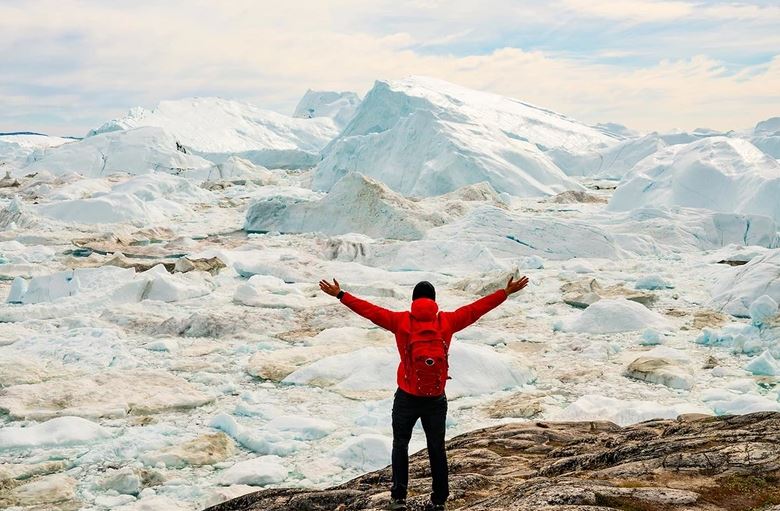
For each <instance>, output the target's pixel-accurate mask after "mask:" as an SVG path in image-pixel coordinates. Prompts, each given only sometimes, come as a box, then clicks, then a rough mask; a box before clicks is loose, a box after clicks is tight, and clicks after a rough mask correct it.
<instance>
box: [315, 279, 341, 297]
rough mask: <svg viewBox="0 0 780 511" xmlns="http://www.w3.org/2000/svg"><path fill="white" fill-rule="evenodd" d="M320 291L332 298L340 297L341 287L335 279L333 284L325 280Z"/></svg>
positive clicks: (321, 282)
mask: <svg viewBox="0 0 780 511" xmlns="http://www.w3.org/2000/svg"><path fill="white" fill-rule="evenodd" d="M320 289H322V290H323V291H324V292H325V293H327V294H329V295H330V296H338V294H339V291H341V286H339V281H338V280H336V279H333V284H331V283H330V282H328V281H327V280H325V279H323V280H321V281H320Z"/></svg>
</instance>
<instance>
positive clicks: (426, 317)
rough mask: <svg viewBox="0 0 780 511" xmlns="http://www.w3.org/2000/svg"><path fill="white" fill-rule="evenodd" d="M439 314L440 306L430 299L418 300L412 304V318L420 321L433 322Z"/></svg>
mask: <svg viewBox="0 0 780 511" xmlns="http://www.w3.org/2000/svg"><path fill="white" fill-rule="evenodd" d="M438 312H439V306H438V305H437V304H436V302H434V301H433V300H431V299H430V298H418V299H417V300H414V301H413V302H412V317H413V318H414V319H416V320H418V321H432V320H433V319H435V318H436V314H437V313H438Z"/></svg>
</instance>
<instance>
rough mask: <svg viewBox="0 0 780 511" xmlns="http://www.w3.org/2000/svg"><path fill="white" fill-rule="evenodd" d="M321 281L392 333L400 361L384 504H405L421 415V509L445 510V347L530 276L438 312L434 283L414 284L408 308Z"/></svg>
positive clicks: (396, 506) (403, 506)
mask: <svg viewBox="0 0 780 511" xmlns="http://www.w3.org/2000/svg"><path fill="white" fill-rule="evenodd" d="M319 285H320V289H322V291H324V292H325V293H327V294H329V295H331V296H335V297H336V298H338V299H339V300H340V301H341V303H343V304H344V305H346V306H347V307H349V308H350V309H352V310H353V311H354V312H356V313H357V314H360V315H361V316H363V317H364V318H366V319H368V320H370V321H371V322H373V323H374V324H375V325H377V326H379V327H381V328H384V329H385V330H389V331H390V332H392V333H393V334H395V341H396V346H397V347H398V353H399V355H400V357H401V362H400V363H399V365H398V370H397V383H398V389H397V390H396V391H395V396H394V400H393V411H392V426H393V449H392V454H391V463H392V473H393V476H392V487H391V489H390V505H389V506H388V509H391V510H394V511H402V510H405V509H406V495H407V485H408V483H409V440H411V438H412V429H413V428H414V425H415V424H416V423H417V419H420V421H421V422H422V427H423V430H424V431H425V439H426V444H427V447H428V458H429V462H430V464H431V479H432V490H433V491H432V493H431V496H430V501H429V502H428V503H427V505H426V507H425V509H426V510H429V511H440V510H444V505H445V501H446V500H447V497H448V496H449V482H448V470H447V454H446V452H445V446H444V433H445V428H446V418H447V396H446V393H445V392H444V385H445V384H446V380H447V379H448V376H447V371H446V369H447V367H448V362H447V350H448V349H449V345H450V341H451V339H452V335H453V334H454V333H455V332H458V331H460V330H463V329H464V328H466V327H467V326H469V325H471V324H472V323H474V322H475V321H477V320H478V319H479V318H480V317H482V316H483V315H485V314H487V313H488V312H489V311H491V310H492V309H494V308H495V307H497V306H499V305H500V304H501V303H503V302H504V300H506V299H507V297H508V296H509V295H511V294H512V293H516V292H518V291H520V290H521V289H523V288H524V287H525V286H526V285H528V278H527V277H525V276H523V277H521V278H520V279H519V280H514V278H513V277H510V278H509V282H507V285H506V287H505V288H503V289H499V290H498V291H496V292H494V293H492V294H489V295H487V296H485V297H483V298H480V299H479V300H477V301H475V302H473V303H471V304H468V305H465V306H463V307H460V308H459V309H456V310H454V311H452V312H439V308H438V305H437V304H436V289H435V288H434V287H433V284H431V283H430V282H427V281H422V282H419V283H418V284H417V285H416V286H414V290H413V291H412V304H411V310H409V311H390V310H388V309H385V308H383V307H379V306H377V305H374V304H372V303H370V302H368V301H366V300H362V299H360V298H357V297H356V296H353V295H351V294H350V293H348V292H346V291H344V290H342V289H341V286H340V285H339V283H338V281H337V280H336V279H335V278H334V279H333V282H332V283H330V282H328V281H327V280H321V281H320V282H319ZM442 341H443V343H442ZM437 350H438V351H437ZM414 353H418V354H419V353H422V356H415V355H413V354H414ZM418 360H420V361H422V362H418ZM437 361H438V362H437ZM442 368H443V369H442ZM434 369H435V370H436V371H438V372H435V371H434Z"/></svg>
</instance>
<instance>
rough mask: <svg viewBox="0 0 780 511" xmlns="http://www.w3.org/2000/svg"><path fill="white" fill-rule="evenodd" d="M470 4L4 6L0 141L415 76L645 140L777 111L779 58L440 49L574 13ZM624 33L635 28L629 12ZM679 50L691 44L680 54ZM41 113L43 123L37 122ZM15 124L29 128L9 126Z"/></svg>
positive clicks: (286, 100) (282, 103) (768, 41)
mask: <svg viewBox="0 0 780 511" xmlns="http://www.w3.org/2000/svg"><path fill="white" fill-rule="evenodd" d="M566 1H567V2H569V5H570V6H571V5H574V6H575V7H576V6H577V5H576V4H572V1H575V2H576V1H578V0H566ZM620 3H621V4H622V2H620ZM590 4H591V7H590V9H591V11H590V12H591V13H592V14H588V15H587V16H594V15H597V16H602V17H603V16H607V17H608V16H617V14H621V13H622V14H621V15H623V14H625V15H630V13H628V12H625V10H622V11H611V12H610V13H606V12H602V13H601V14H599V13H600V12H601V10H607V7H608V6H607V5H606V4H607V2H603V1H600V2H596V3H590ZM632 4H633V5H634V7H636V8H639V7H640V4H641V5H644V4H653V9H654V10H653V11H652V13H651V17H653V16H654V17H655V18H656V19H661V18H664V19H665V17H669V16H672V15H673V14H675V15H680V13H681V12H682V11H683V7H684V6H689V5H691V4H688V3H684V2H647V1H645V0H633V1H632ZM472 5H473V4H472V3H470V2H469V3H465V2H464V3H457V2H446V3H437V2H434V1H427V2H416V3H414V2H412V3H409V2H405V3H401V4H400V7H399V5H397V4H395V3H391V2H389V1H382V2H357V1H355V0H336V1H334V2H310V3H305V2H296V1H288V2H276V3H273V4H268V3H266V2H263V3H257V2H252V1H244V0H240V1H234V2H209V1H205V0H198V1H193V2H187V3H176V2H166V3H159V4H158V3H153V2H150V3H144V2H141V3H138V4H136V5H134V7H133V8H129V7H127V6H126V5H125V6H124V7H123V8H120V7H118V6H115V4H111V3H101V2H89V1H87V0H63V1H61V2H54V1H53V0H41V1H30V2H26V3H25V4H24V6H16V7H13V6H8V5H7V4H0V19H2V20H3V29H2V30H0V52H2V53H3V55H4V56H5V55H11V56H13V60H8V59H5V64H4V63H3V62H2V61H0V71H2V72H1V73H0V98H3V99H2V100H0V131H2V130H11V129H38V130H42V131H47V130H48V131H52V132H54V133H57V134H79V133H83V132H85V131H86V130H87V129H88V128H90V127H92V126H94V125H95V124H98V123H100V122H103V121H104V120H106V119H108V118H111V117H114V116H117V115H121V114H122V113H123V111H124V110H125V109H127V108H129V107H132V106H135V105H137V104H142V105H144V106H152V105H153V104H155V103H156V102H157V101H158V100H160V99H165V98H176V97H182V96H187V95H196V94H198V95H213V94H216V95H221V96H225V97H235V98H239V99H245V100H249V101H252V102H255V103H257V104H259V105H261V106H264V107H267V108H272V109H276V110H278V111H282V112H291V111H292V108H293V106H294V104H295V102H296V101H297V99H298V98H299V97H300V96H301V95H302V94H303V92H304V91H305V90H306V89H307V88H316V89H336V90H356V91H358V92H360V93H364V92H365V91H366V90H368V88H370V87H371V85H372V83H373V81H374V80H375V79H395V78H401V77H404V76H407V75H410V74H422V75H430V76H434V77H438V78H442V79H445V80H450V81H453V82H456V83H460V84H463V85H466V86H471V87H475V88H479V89H485V90H491V91H494V92H498V93H501V94H506V95H510V96H514V97H517V98H521V99H523V100H526V101H529V102H532V103H536V104H539V105H541V106H545V107H549V108H552V109H555V110H558V111H561V112H563V113H566V114H569V115H572V116H574V117H578V118H581V119H582V120H584V121H587V122H600V121H607V120H613V121H617V122H623V123H626V124H628V125H630V126H632V127H636V128H639V129H644V130H651V129H667V128H671V127H687V128H692V127H696V126H709V127H713V128H717V129H729V128H739V127H743V126H748V125H751V124H754V123H755V122H757V121H758V120H761V119H764V118H766V117H769V116H771V115H777V114H778V113H780V97H778V91H780V63H779V61H778V58H777V57H776V58H775V59H774V60H773V61H772V62H771V63H769V64H764V65H763V66H757V67H756V66H754V67H749V68H748V67H744V68H741V69H740V68H737V70H736V71H735V68H734V66H733V65H727V64H725V63H722V62H720V61H719V60H718V59H716V58H713V57H711V56H705V55H698V56H696V55H694V56H689V57H686V58H669V59H666V60H663V59H656V60H655V61H652V60H648V55H650V54H651V53H650V52H652V51H654V50H655V48H647V47H637V46H636V45H633V46H632V45H630V44H628V42H629V41H628V39H627V40H626V42H627V44H626V45H624V46H623V47H609V48H604V49H597V50H593V51H591V52H586V53H584V54H578V53H577V52H576V51H575V50H574V49H572V50H570V51H565V52H563V51H553V50H551V51H538V50H537V51H524V50H522V49H518V48H512V47H506V48H499V49H488V50H487V51H484V52H481V53H482V54H471V55H469V54H462V52H461V53H460V54H459V53H456V52H448V51H447V50H446V48H447V45H449V44H457V43H458V42H461V41H468V42H471V43H473V42H474V41H477V42H479V41H482V40H485V39H487V38H489V36H491V35H492V34H493V29H494V28H496V27H503V28H506V27H508V26H509V27H511V26H513V24H516V25H517V26H521V23H538V22H539V21H540V20H542V21H543V22H544V23H545V26H549V27H554V28H555V30H560V29H561V28H560V27H561V26H562V25H558V24H557V23H563V24H564V25H565V24H571V23H572V21H571V18H566V16H570V15H571V12H569V11H566V12H569V14H567V15H566V16H561V18H560V19H557V20H556V19H555V18H556V14H559V13H560V11H553V10H550V9H549V8H542V7H540V4H538V3H535V2H534V3H533V4H528V5H527V6H526V4H522V7H521V4H518V3H517V2H509V3H507V2H505V1H504V0H485V3H484V5H483V6H481V8H479V9H475V8H474V7H470V6H472ZM729 5H731V8H735V6H734V5H732V4H729ZM740 5H742V4H740ZM705 7H706V6H702V7H701V9H705ZM716 7H717V6H716ZM743 7H744V6H743ZM502 8H506V9H505V10H502ZM706 8H712V9H714V8H715V7H713V6H709V7H706ZM720 8H723V7H720ZM740 8H742V7H740ZM686 9H687V7H686ZM701 9H699V10H696V11H695V12H696V13H699V11H700V10H701ZM53 12H56V13H57V16H52V15H50V14H51V13H53ZM719 12H721V13H722V12H723V11H719ZM740 12H743V13H744V12H747V11H740ZM697 15H699V14H697ZM645 19H647V18H645ZM628 21H629V22H631V23H635V22H638V20H637V19H636V16H635V17H634V18H633V19H632V18H630V16H629V20H628ZM385 25H391V26H389V27H388V28H383V27H385ZM534 26H536V25H534ZM729 30H730V31H731V32H733V30H734V27H733V26H730V27H729ZM753 35H754V37H753V38H752V39H754V40H758V41H761V44H763V45H764V52H765V51H766V48H772V47H774V48H777V47H778V46H780V44H775V43H777V42H778V35H777V34H775V33H770V32H756V33H754V34H753ZM691 37H693V36H691ZM701 37H702V38H703V39H702V40H706V41H707V45H703V46H702V47H704V48H709V47H712V46H713V45H715V44H717V40H718V39H719V38H720V39H722V40H723V44H724V47H729V48H731V50H733V51H739V47H733V46H729V45H730V44H737V42H735V41H739V40H740V38H738V37H731V38H726V37H724V36H723V34H718V33H708V34H705V35H702V36H701ZM667 39H668V40H671V39H673V37H671V36H670V37H669V38H667ZM576 42H577V41H573V46H575V47H576ZM662 44H663V41H659V43H658V46H662ZM668 44H672V43H668ZM685 44H690V43H686V41H684V40H680V41H675V42H674V45H676V46H680V45H685ZM773 44H774V46H772V45H773ZM438 45H444V47H443V48H438ZM431 46H437V51H436V52H435V53H431V52H428V51H426V49H428V48H430V47H431ZM695 46H696V45H695ZM776 53H778V52H775V54H776ZM639 54H641V55H643V57H644V59H645V60H643V61H641V62H639V61H638V63H634V64H633V65H631V66H629V67H626V66H625V65H618V64H607V63H605V62H610V61H609V60H603V59H609V58H616V57H619V58H621V59H625V58H630V57H631V56H632V55H639ZM9 62H13V64H9ZM47 90H49V91H50V92H46V91H47ZM41 91H43V92H41ZM64 98H67V100H64ZM58 105H59V106H58ZM46 115H48V116H49V117H50V118H51V119H52V120H49V121H40V119H41V118H42V117H45V116H46ZM25 116H26V117H27V118H29V119H31V121H30V122H31V124H32V125H29V126H21V125H19V124H18V123H19V122H22V120H23V119H24V118H25ZM11 123H12V124H11ZM41 123H43V124H41Z"/></svg>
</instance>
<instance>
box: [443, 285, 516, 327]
mask: <svg viewBox="0 0 780 511" xmlns="http://www.w3.org/2000/svg"><path fill="white" fill-rule="evenodd" d="M527 285H528V277H525V276H523V277H521V278H520V280H514V278H513V277H509V282H507V284H506V287H505V288H504V289H499V290H498V291H496V292H495V293H492V294H489V295H487V296H485V297H482V298H480V299H479V300H477V301H476V302H473V303H470V304H468V305H464V306H463V307H460V308H459V309H456V310H454V311H452V312H443V313H442V314H443V315H444V316H445V317H446V319H447V321H448V322H449V324H450V327H451V328H452V331H453V333H454V332H458V331H460V330H463V329H464V328H466V327H467V326H469V325H471V324H473V323H474V322H475V321H477V320H478V319H479V318H481V317H482V316H484V315H485V314H487V313H488V312H490V311H491V310H493V309H495V308H496V307H498V306H499V305H501V304H502V303H503V302H504V300H506V299H507V297H508V296H509V295H511V294H512V293H516V292H518V291H520V290H521V289H523V288H524V287H525V286H527Z"/></svg>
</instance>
